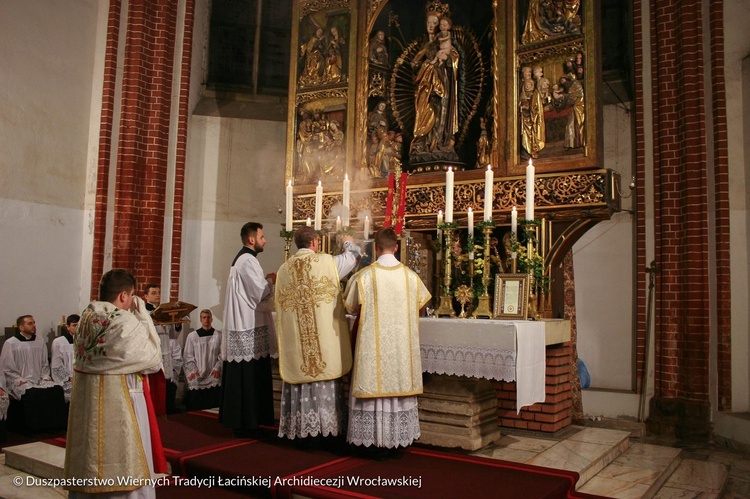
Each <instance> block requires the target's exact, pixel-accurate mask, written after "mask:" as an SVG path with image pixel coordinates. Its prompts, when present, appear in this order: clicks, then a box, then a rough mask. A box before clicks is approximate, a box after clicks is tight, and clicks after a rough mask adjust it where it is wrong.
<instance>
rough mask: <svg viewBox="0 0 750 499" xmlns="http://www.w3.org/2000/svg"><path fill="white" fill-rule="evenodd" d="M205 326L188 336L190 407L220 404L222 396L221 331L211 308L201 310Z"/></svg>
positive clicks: (194, 408)
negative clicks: (215, 322)
mask: <svg viewBox="0 0 750 499" xmlns="http://www.w3.org/2000/svg"><path fill="white" fill-rule="evenodd" d="M200 318H201V327H200V329H196V330H195V331H193V332H191V333H190V334H188V336H187V339H186V340H185V353H184V355H183V357H184V358H185V379H186V380H187V388H188V389H187V391H186V392H185V407H186V408H187V410H188V411H197V410H199V409H211V408H213V407H218V405H219V400H220V396H221V331H216V330H215V329H214V328H213V327H212V324H213V321H214V316H213V313H211V310H210V309H207V308H206V309H203V310H201V315H200Z"/></svg>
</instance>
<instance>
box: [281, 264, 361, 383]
mask: <svg viewBox="0 0 750 499" xmlns="http://www.w3.org/2000/svg"><path fill="white" fill-rule="evenodd" d="M276 330H277V335H278V339H279V371H280V373H281V379H283V380H284V381H285V382H287V383H291V384H300V383H312V382H316V381H327V380H331V379H337V378H340V377H341V376H343V375H344V374H346V373H348V372H349V370H350V369H351V368H352V351H351V345H350V342H349V329H348V322H347V319H346V310H345V309H344V303H343V301H342V299H341V288H340V287H339V275H338V271H337V270H336V263H335V262H334V260H333V257H332V256H331V255H326V254H319V253H315V252H314V251H312V250H309V249H301V250H299V251H298V252H297V253H296V254H295V255H294V256H292V257H290V258H289V260H287V261H286V263H284V264H283V265H282V266H281V268H280V269H279V271H278V273H277V275H276Z"/></svg>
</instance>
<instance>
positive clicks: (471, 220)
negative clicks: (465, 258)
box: [468, 206, 474, 260]
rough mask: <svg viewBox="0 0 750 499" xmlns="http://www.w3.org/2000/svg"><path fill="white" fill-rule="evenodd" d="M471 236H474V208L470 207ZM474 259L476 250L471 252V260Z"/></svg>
mask: <svg viewBox="0 0 750 499" xmlns="http://www.w3.org/2000/svg"><path fill="white" fill-rule="evenodd" d="M468 216H469V237H474V210H473V209H472V208H471V206H470V207H469V213H468ZM473 259H474V250H472V251H470V252H469V260H473Z"/></svg>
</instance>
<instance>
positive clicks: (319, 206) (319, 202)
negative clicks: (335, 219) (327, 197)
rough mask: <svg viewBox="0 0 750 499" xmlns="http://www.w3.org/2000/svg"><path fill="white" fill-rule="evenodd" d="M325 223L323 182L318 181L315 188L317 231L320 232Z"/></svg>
mask: <svg viewBox="0 0 750 499" xmlns="http://www.w3.org/2000/svg"><path fill="white" fill-rule="evenodd" d="M322 221H323V182H321V181H320V180H318V186H317V187H316V188H315V230H320V229H321V227H322V225H323V224H322Z"/></svg>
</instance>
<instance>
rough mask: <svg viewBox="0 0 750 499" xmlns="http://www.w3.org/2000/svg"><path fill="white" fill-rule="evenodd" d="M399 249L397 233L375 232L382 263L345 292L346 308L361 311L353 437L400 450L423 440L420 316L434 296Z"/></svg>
mask: <svg viewBox="0 0 750 499" xmlns="http://www.w3.org/2000/svg"><path fill="white" fill-rule="evenodd" d="M397 248H398V237H397V236H396V233H395V232H394V231H393V229H391V228H385V229H380V230H379V231H378V232H377V233H375V251H376V252H377V254H378V255H379V256H378V259H377V261H376V262H375V263H373V264H372V265H370V266H369V267H366V268H364V269H363V270H361V271H359V272H358V273H357V274H355V276H354V277H353V278H352V279H351V280H350V281H349V283H348V284H347V287H346V291H345V293H344V295H345V298H344V303H345V304H346V308H347V309H348V310H349V311H350V312H352V313H357V312H359V329H358V331H357V332H356V334H357V339H356V347H355V351H354V366H353V369H352V381H351V393H350V397H349V424H348V432H347V441H348V442H349V443H351V444H354V445H358V446H364V447H370V446H375V447H378V448H385V449H396V448H398V447H399V446H400V447H406V446H408V445H410V444H411V443H412V442H413V441H414V440H415V439H417V438H419V435H420V431H419V413H418V410H417V395H418V394H420V393H422V359H421V355H420V352H419V314H420V310H421V309H422V308H423V307H424V306H425V305H426V304H427V302H428V301H429V300H430V298H431V295H430V292H429V291H428V290H427V287H426V286H425V285H424V283H423V282H422V280H421V279H420V278H419V276H418V275H417V274H416V273H415V272H414V271H412V270H411V269H409V268H408V267H407V266H405V265H403V264H401V263H400V262H399V261H398V260H397V259H396V257H395V256H394V253H395V252H396V249H397Z"/></svg>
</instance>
